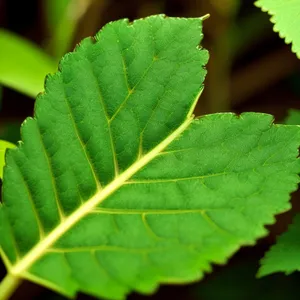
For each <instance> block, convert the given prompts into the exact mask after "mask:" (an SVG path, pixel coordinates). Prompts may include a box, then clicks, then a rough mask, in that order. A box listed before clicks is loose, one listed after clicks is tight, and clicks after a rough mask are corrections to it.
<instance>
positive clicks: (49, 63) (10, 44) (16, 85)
mask: <svg viewBox="0 0 300 300" xmlns="http://www.w3.org/2000/svg"><path fill="white" fill-rule="evenodd" d="M0 45H1V47H0V84H2V85H4V86H7V87H10V88H12V89H15V90H17V91H19V92H21V93H24V94H26V95H28V96H30V97H32V98H35V97H36V95H37V94H38V93H39V92H41V91H43V89H44V79H45V76H46V75H47V74H48V73H51V72H54V71H55V70H56V65H55V63H54V62H53V60H52V59H51V58H50V57H49V56H48V55H47V54H45V53H44V52H43V51H42V50H41V49H40V48H39V47H38V46H36V45H34V44H33V43H31V42H29V41H28V40H25V39H23V38H21V37H20V36H17V35H16V34H14V33H12V32H9V31H7V30H4V29H0Z"/></svg>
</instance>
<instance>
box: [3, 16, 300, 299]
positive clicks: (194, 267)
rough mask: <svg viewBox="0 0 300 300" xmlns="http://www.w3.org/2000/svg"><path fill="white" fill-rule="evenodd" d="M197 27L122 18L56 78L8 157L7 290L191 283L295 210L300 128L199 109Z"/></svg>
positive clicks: (93, 290)
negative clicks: (25, 284) (24, 283)
mask: <svg viewBox="0 0 300 300" xmlns="http://www.w3.org/2000/svg"><path fill="white" fill-rule="evenodd" d="M201 30H202V19H201V18H195V19H184V18H167V17H164V16H161V15H159V16H152V17H148V18H145V19H141V20H137V21H135V22H134V23H128V20H120V21H117V22H112V23H109V24H107V25H106V26H105V27H104V28H103V29H102V30H101V31H100V32H99V33H98V34H97V35H96V37H95V38H94V39H90V38H89V39H85V40H84V41H83V42H82V43H81V45H80V47H78V48H77V49H76V51H75V52H74V53H71V54H68V55H67V56H65V57H64V58H63V60H62V61H61V64H60V72H58V73H56V74H55V75H53V76H49V77H48V80H47V81H46V87H45V90H46V91H45V93H44V94H42V95H40V96H39V97H38V99H37V101H36V103H35V115H34V118H28V119H27V120H26V121H25V123H24V124H23V126H22V128H21V133H22V143H21V144H20V145H19V146H18V148H16V149H10V150H8V154H7V158H6V159H7V160H6V163H7V164H6V166H5V168H4V181H3V204H2V206H1V207H0V245H1V255H2V258H3V260H4V262H5V265H6V267H7V270H8V275H7V277H6V278H5V279H4V281H3V283H2V284H1V285H0V295H3V296H2V298H1V296H0V299H1V300H3V299H7V298H8V297H9V295H10V294H11V293H12V291H13V290H14V288H15V286H16V285H17V284H18V283H19V280H20V278H26V279H29V280H31V281H33V282H36V283H39V284H41V285H44V286H46V287H48V288H51V289H53V290H55V291H58V292H59V293H61V294H63V295H66V296H69V297H74V295H75V294H76V293H77V292H78V291H81V292H84V293H87V294H90V295H93V296H98V297H105V298H109V299H124V297H125V295H126V294H128V293H129V292H131V291H137V292H140V293H145V294H148V293H152V292H153V291H155V289H156V288H157V287H158V285H159V284H160V283H184V282H190V281H194V280H197V279H200V278H202V277H203V274H204V273H205V272H209V271H210V270H211V263H225V262H226V259H227V258H228V257H229V256H230V255H232V254H233V253H234V252H235V251H236V250H237V249H238V248H239V247H240V246H242V245H252V244H254V243H255V240H256V239H257V238H259V237H262V236H264V235H266V234H267V230H266V229H265V228H264V225H265V224H271V223H273V222H274V214H277V213H280V212H283V211H285V210H287V209H289V208H290V204H289V198H290V196H289V194H290V192H291V191H294V190H295V189H296V188H297V183H298V182H299V178H298V175H297V174H298V172H299V171H300V165H299V160H298V159H297V155H298V146H299V143H300V129H299V128H298V127H297V126H286V125H273V124H272V121H273V118H272V116H270V115H265V114H255V113H245V114H242V115H241V116H236V115H234V114H231V113H225V114H214V115H207V116H204V117H201V118H198V119H194V118H193V116H192V110H193V109H194V107H195V105H196V102H197V99H198V96H199V94H200V93H201V91H202V89H203V86H202V83H203V80H204V76H205V73H206V72H205V70H204V69H203V67H202V66H203V65H205V64H206V62H207V59H208V54H207V52H206V51H205V50H202V49H201V48H200V47H199V42H200V41H201V39H202V31H201ZM24 228H26V230H24Z"/></svg>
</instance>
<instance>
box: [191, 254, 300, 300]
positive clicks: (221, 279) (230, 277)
mask: <svg viewBox="0 0 300 300" xmlns="http://www.w3.org/2000/svg"><path fill="white" fill-rule="evenodd" d="M257 268H258V258H257V257H255V256H248V259H247V260H242V261H241V260H239V261H236V262H234V263H233V264H232V266H231V267H230V268H222V269H221V270H219V271H217V272H215V273H214V274H212V275H211V277H210V278H208V280H206V281H204V282H202V283H201V285H199V286H198V287H195V288H194V289H193V291H192V295H193V296H194V298H193V299H199V300H200V299H201V300H220V299H222V300H253V299H258V300H283V299H284V300H294V299H297V297H295V294H297V293H298V283H297V282H299V277H300V276H299V274H294V275H293V276H291V277H286V276H284V275H282V274H276V275H272V276H270V277H266V278H260V279H259V280H258V279H257V278H256V275H255V273H256V272H257Z"/></svg>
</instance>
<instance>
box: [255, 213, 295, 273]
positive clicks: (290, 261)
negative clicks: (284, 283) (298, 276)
mask: <svg viewBox="0 0 300 300" xmlns="http://www.w3.org/2000/svg"><path fill="white" fill-rule="evenodd" d="M299 236H300V215H296V217H295V218H294V221H293V223H292V224H291V225H290V227H289V229H288V230H287V232H285V233H283V234H282V235H281V236H280V237H279V238H278V240H277V242H276V244H275V245H273V246H272V247H271V249H270V250H269V251H268V252H267V253H266V255H265V256H264V258H263V259H262V260H261V267H260V269H259V272H258V276H259V277H261V276H266V275H269V274H272V273H275V272H284V273H285V274H287V275H289V274H291V273H292V272H294V271H299V269H300V240H299Z"/></svg>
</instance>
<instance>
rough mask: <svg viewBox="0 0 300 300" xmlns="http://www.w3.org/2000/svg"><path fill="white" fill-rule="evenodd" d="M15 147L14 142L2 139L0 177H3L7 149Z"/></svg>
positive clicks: (0, 144)
mask: <svg viewBox="0 0 300 300" xmlns="http://www.w3.org/2000/svg"><path fill="white" fill-rule="evenodd" d="M14 147H15V145H14V144H12V143H10V142H7V141H3V140H0V179H2V178H3V167H4V165H5V152H6V149H8V148H14Z"/></svg>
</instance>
